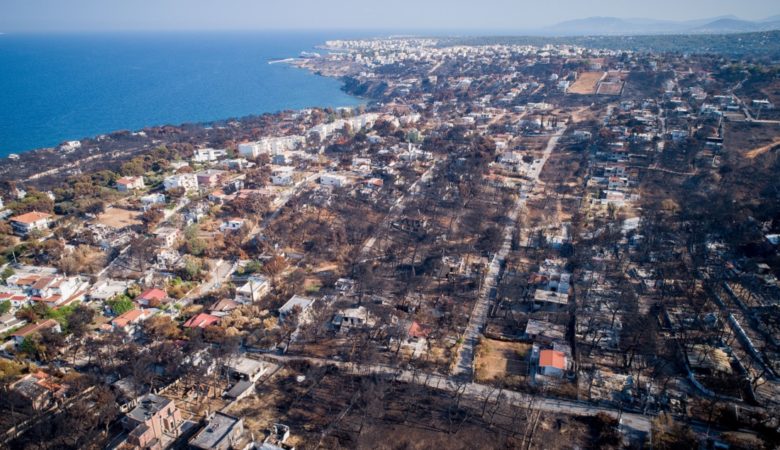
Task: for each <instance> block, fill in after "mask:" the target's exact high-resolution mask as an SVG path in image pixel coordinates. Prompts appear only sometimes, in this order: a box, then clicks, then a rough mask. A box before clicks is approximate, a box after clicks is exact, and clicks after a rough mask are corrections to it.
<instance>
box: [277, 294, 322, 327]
mask: <svg viewBox="0 0 780 450" xmlns="http://www.w3.org/2000/svg"><path fill="white" fill-rule="evenodd" d="M312 305H314V299H313V298H309V297H303V296H301V295H293V296H292V297H290V299H289V300H287V302H286V303H285V304H284V305H282V307H281V308H279V320H280V321H282V322H284V319H285V318H286V317H287V316H289V315H290V314H291V313H293V312H294V311H295V310H296V309H298V310H299V311H300V313H299V314H300V315H299V322H305V321H306V320H307V319H308V313H309V309H311V307H312Z"/></svg>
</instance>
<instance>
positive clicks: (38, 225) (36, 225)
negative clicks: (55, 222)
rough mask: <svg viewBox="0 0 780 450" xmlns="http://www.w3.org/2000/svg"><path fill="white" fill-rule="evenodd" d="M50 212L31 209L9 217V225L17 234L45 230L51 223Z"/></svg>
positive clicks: (25, 234)
mask: <svg viewBox="0 0 780 450" xmlns="http://www.w3.org/2000/svg"><path fill="white" fill-rule="evenodd" d="M52 217H54V216H52V215H51V214H48V213H44V212H40V211H31V212H28V213H26V214H21V215H19V216H14V217H11V227H13V230H14V233H16V234H18V235H19V236H27V235H28V234H30V233H31V232H33V231H36V230H46V229H48V228H49V225H51V218H52Z"/></svg>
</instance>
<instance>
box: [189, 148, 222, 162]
mask: <svg viewBox="0 0 780 450" xmlns="http://www.w3.org/2000/svg"><path fill="white" fill-rule="evenodd" d="M226 156H227V150H225V149H214V148H199V149H197V150H195V155H194V156H193V157H192V161H194V162H199V163H203V162H212V161H216V160H218V159H220V158H224V157H226Z"/></svg>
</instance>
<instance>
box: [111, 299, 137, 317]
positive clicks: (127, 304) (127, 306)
mask: <svg viewBox="0 0 780 450" xmlns="http://www.w3.org/2000/svg"><path fill="white" fill-rule="evenodd" d="M107 303H108V307H109V308H111V311H113V312H114V314H116V315H117V316H119V315H122V314H124V313H126V312H127V311H130V310H131V309H133V308H135V304H134V303H133V301H132V300H130V298H129V297H128V296H126V295H124V294H121V295H117V296H115V297H114V298H112V299H111V300H109V301H108V302H107Z"/></svg>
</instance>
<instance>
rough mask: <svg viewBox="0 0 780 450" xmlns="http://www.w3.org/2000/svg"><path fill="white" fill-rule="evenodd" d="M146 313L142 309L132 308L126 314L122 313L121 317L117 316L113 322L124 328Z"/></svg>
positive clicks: (116, 325)
mask: <svg viewBox="0 0 780 450" xmlns="http://www.w3.org/2000/svg"><path fill="white" fill-rule="evenodd" d="M143 315H144V311H143V310H140V309H131V310H130V311H127V312H125V313H124V314H122V315H120V316H119V317H116V318H115V319H114V320H112V321H111V323H112V324H113V325H114V326H115V327H119V328H124V327H126V326H127V325H129V324H131V323H133V322H135V321H137V320H138V319H140V318H141V317H142V316H143Z"/></svg>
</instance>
